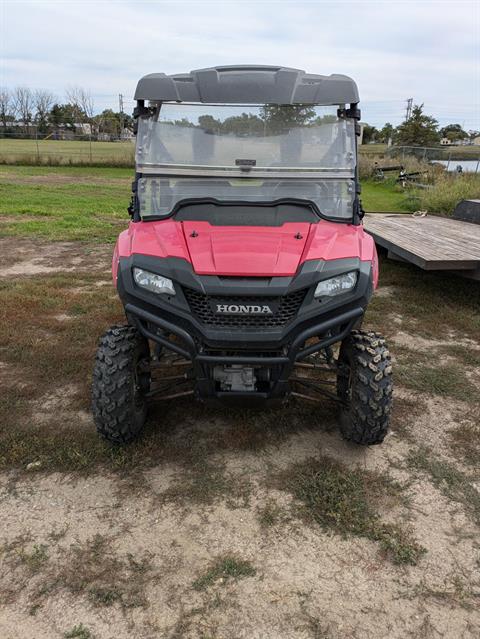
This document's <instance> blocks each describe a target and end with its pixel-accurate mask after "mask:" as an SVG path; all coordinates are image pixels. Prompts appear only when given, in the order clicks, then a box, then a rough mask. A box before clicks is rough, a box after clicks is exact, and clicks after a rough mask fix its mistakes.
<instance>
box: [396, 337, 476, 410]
mask: <svg viewBox="0 0 480 639" xmlns="http://www.w3.org/2000/svg"><path fill="white" fill-rule="evenodd" d="M395 353H396V356H397V364H396V366H395V378H396V379H397V380H398V381H399V383H400V384H402V385H403V386H406V387H407V388H411V389H412V390H415V391H417V392H423V393H428V394H431V395H442V396H444V397H452V398H453V399H458V400H466V401H470V402H475V401H476V395H477V392H476V388H475V386H474V384H473V383H472V382H470V381H469V379H468V377H467V376H466V373H465V368H464V367H463V366H462V365H460V364H458V363H456V362H454V363H451V362H445V363H441V362H439V363H438V364H437V365H435V366H432V365H431V364H430V363H431V361H432V358H431V356H430V355H427V354H420V353H418V352H417V351H413V350H410V349H408V348H396V350H395Z"/></svg>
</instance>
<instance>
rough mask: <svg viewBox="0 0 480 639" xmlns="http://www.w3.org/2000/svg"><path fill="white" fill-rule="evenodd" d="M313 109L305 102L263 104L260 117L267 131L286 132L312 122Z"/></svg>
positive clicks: (274, 132)
mask: <svg viewBox="0 0 480 639" xmlns="http://www.w3.org/2000/svg"><path fill="white" fill-rule="evenodd" d="M315 115H316V114H315V109H313V108H312V107H311V106H308V105H305V104H289V105H278V104H265V105H264V106H263V107H262V108H261V109H260V117H261V119H262V120H263V121H264V122H265V124H266V130H267V133H270V134H273V135H275V134H278V133H286V132H288V131H289V130H290V129H293V128H295V127H299V126H304V125H305V124H313V119H314V118H315Z"/></svg>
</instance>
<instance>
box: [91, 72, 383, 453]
mask: <svg viewBox="0 0 480 639" xmlns="http://www.w3.org/2000/svg"><path fill="white" fill-rule="evenodd" d="M135 99H136V100H137V107H136V109H135V112H134V116H135V118H136V129H137V141H136V176H135V181H134V183H133V197H132V203H131V206H130V208H129V212H130V215H131V217H132V221H131V222H130V225H129V228H128V230H126V231H124V232H123V233H121V234H120V236H119V238H118V241H117V244H116V247H115V251H114V255H113V279H114V282H115V285H116V287H117V290H118V293H119V295H120V298H121V300H122V302H123V304H124V306H125V313H126V318H127V322H128V323H127V324H126V325H125V326H115V327H112V328H111V329H109V330H108V331H107V332H106V333H105V335H104V336H103V337H102V338H101V341H100V345H99V349H98V353H97V357H96V363H95V370H94V376H93V412H94V417H95V422H96V426H97V429H98V431H99V432H100V433H101V434H102V435H103V436H104V437H106V438H107V439H109V440H111V441H113V442H127V441H129V440H131V439H132V438H133V437H135V435H137V433H138V432H139V431H140V429H141V427H142V426H143V424H144V422H145V419H146V414H147V405H148V402H149V400H150V398H152V397H155V398H158V399H172V398H176V397H180V396H184V395H194V396H195V397H197V398H198V399H208V398H217V399H221V400H224V401H233V400H237V401H238V400H241V401H242V402H246V401H247V400H249V402H250V403H252V402H257V403H259V402H264V401H266V400H287V399H288V398H290V397H292V396H294V397H297V398H301V399H305V400H312V401H318V400H320V399H321V398H322V397H325V396H327V397H328V398H330V399H331V400H334V401H337V402H338V404H339V407H340V413H341V415H340V427H341V432H342V434H343V436H344V437H345V438H346V439H348V440H351V441H353V442H356V443H358V444H378V443H380V442H382V440H383V439H384V437H385V434H386V432H387V429H388V421H389V412H390V405H391V394H392V383H391V364H390V356H389V353H388V350H387V348H386V346H385V341H384V340H383V339H382V337H381V336H380V335H378V334H376V333H373V332H365V331H362V330H361V328H360V326H361V322H362V317H363V314H364V311H365V309H366V306H367V304H368V301H369V299H370V297H371V295H372V293H373V291H374V289H375V288H376V286H377V280H378V260H377V254H376V250H375V245H374V242H373V240H372V238H371V237H370V236H369V235H367V234H366V233H365V231H364V229H363V226H362V215H363V211H362V208H361V204H360V200H359V192H360V188H359V184H358V171H357V142H356V134H358V132H359V125H358V120H359V118H360V111H359V109H358V106H357V105H358V101H359V98H358V92H357V87H356V85H355V83H354V82H353V80H351V79H350V78H348V77H346V76H343V75H330V76H322V75H312V74H307V73H305V72H304V71H299V70H297V69H290V68H284V67H260V66H258V67H257V66H243V67H217V68H211V69H201V70H198V71H192V72H191V73H187V74H181V75H173V76H167V75H165V74H163V73H155V74H152V75H147V76H145V77H144V78H142V79H141V80H140V81H139V83H138V86H137V90H136V93H135ZM337 346H339V347H337ZM332 378H333V379H332Z"/></svg>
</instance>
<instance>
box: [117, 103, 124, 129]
mask: <svg viewBox="0 0 480 639" xmlns="http://www.w3.org/2000/svg"><path fill="white" fill-rule="evenodd" d="M118 111H119V113H120V139H122V134H123V115H124V114H123V93H119V94H118Z"/></svg>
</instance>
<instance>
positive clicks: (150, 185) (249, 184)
mask: <svg viewBox="0 0 480 639" xmlns="http://www.w3.org/2000/svg"><path fill="white" fill-rule="evenodd" d="M354 184H355V183H354V181H353V180H336V179H326V180H321V179H320V180H317V179H315V180H310V179H309V180H296V179H290V180H288V179H287V180H279V179H277V178H270V179H255V178H241V179H238V180H235V179H229V178H211V177H210V178H202V177H194V178H171V177H153V176H152V177H143V178H140V179H139V181H138V190H137V195H138V203H139V207H140V215H141V216H142V218H143V219H148V218H149V217H155V218H158V217H166V216H167V215H169V214H170V212H171V211H172V209H173V207H174V206H175V205H176V204H177V203H179V202H181V201H182V200H189V199H192V198H194V199H202V198H203V199H206V198H213V199H215V200H219V201H220V202H222V201H223V202H257V203H262V202H265V203H267V202H273V201H275V200H281V199H287V200H288V199H292V198H293V199H301V200H307V201H309V202H313V204H315V205H316V207H317V209H318V211H319V212H320V214H321V215H323V216H325V217H329V218H333V219H339V220H347V219H351V217H352V207H353V199H354V194H355V188H354ZM286 206H287V205H286ZM292 221H293V220H292Z"/></svg>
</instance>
